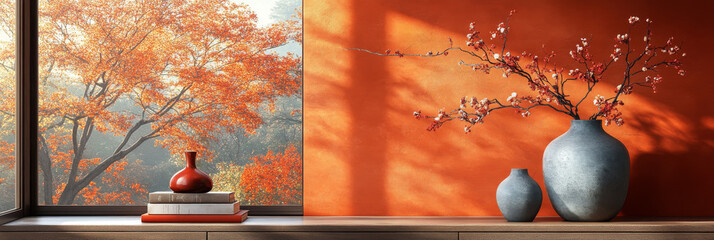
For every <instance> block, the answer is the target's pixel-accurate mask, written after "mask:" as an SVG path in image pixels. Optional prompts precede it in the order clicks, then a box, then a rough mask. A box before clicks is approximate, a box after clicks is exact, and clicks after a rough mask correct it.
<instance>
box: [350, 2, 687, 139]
mask: <svg viewBox="0 0 714 240" xmlns="http://www.w3.org/2000/svg"><path fill="white" fill-rule="evenodd" d="M514 12H515V11H511V13H510V14H509V16H508V18H507V19H506V21H505V22H502V23H500V24H499V25H498V26H497V28H496V30H495V31H491V32H489V34H487V35H486V37H485V38H484V37H482V36H481V34H482V33H481V32H480V31H478V30H477V29H476V23H474V22H472V23H471V24H470V26H469V32H468V34H467V35H466V45H467V47H465V48H462V47H454V46H453V41H451V38H449V41H450V43H451V45H450V47H448V48H446V49H445V50H443V51H440V52H436V53H434V52H431V51H430V52H428V53H427V54H407V53H403V52H400V51H399V50H396V51H394V52H392V51H391V50H387V51H386V52H385V53H383V54H382V53H375V52H371V51H368V50H364V49H353V50H359V51H364V52H369V53H372V54H377V55H381V56H397V57H404V56H420V57H436V56H441V55H443V56H447V55H448V54H449V52H451V51H457V52H462V53H465V54H467V55H468V56H470V57H473V58H474V59H475V63H467V62H464V61H461V62H460V64H462V65H466V66H471V67H472V69H473V70H474V71H477V72H482V73H486V74H489V73H490V72H491V70H498V71H501V72H502V73H503V77H504V78H509V77H510V76H517V77H518V78H519V79H521V80H525V82H526V84H528V86H529V87H530V89H531V90H532V91H533V92H534V95H519V94H517V93H515V92H513V93H511V95H510V96H508V97H507V98H506V100H505V101H502V100H499V99H497V98H483V99H480V100H479V98H477V97H475V96H474V97H471V98H467V97H462V98H461V101H460V107H459V108H457V109H455V110H453V111H450V112H446V111H444V110H443V109H442V110H440V111H439V112H438V113H437V114H436V115H434V116H428V115H423V114H422V113H421V111H419V110H418V111H416V112H414V116H415V117H416V118H417V119H422V118H426V119H432V123H431V125H430V126H429V127H428V128H427V130H430V131H432V130H436V129H438V128H439V127H440V126H442V125H443V124H444V123H446V122H448V121H451V120H461V121H464V122H466V123H467V125H466V126H465V128H464V131H465V132H466V133H468V132H470V131H471V127H472V126H474V125H475V124H476V123H483V121H484V118H485V117H487V116H488V115H489V114H490V113H491V112H492V111H495V110H499V109H509V108H510V109H515V110H516V112H517V113H519V114H521V115H522V116H523V117H528V116H530V114H531V111H530V110H531V109H532V108H536V107H547V108H549V109H551V110H554V111H556V112H560V113H563V114H566V115H568V116H570V117H572V118H573V119H576V120H577V119H581V111H580V110H581V109H580V104H581V103H583V102H585V99H586V98H588V96H590V94H591V92H592V91H593V89H594V87H595V85H597V84H598V83H600V82H601V81H603V80H605V78H606V75H605V73H606V71H607V70H608V69H610V67H611V65H614V64H615V63H616V62H618V60H620V59H622V61H620V63H623V64H624V72H623V74H622V75H620V76H622V79H621V80H619V83H620V84H619V85H617V87H616V89H613V92H614V95H613V96H612V97H604V96H601V95H597V96H596V97H595V99H594V101H593V104H594V106H595V107H596V112H595V113H594V114H593V115H591V116H590V117H589V119H592V120H595V119H603V120H604V121H605V124H606V125H609V124H610V123H612V122H614V123H616V124H617V125H622V124H624V120H623V118H622V114H621V113H620V112H619V110H618V107H620V106H622V105H624V102H623V101H622V100H621V99H620V97H621V96H622V95H629V94H631V93H632V92H633V89H634V88H635V87H644V88H649V89H651V90H653V91H655V92H656V87H657V84H658V83H660V82H661V81H662V77H661V76H660V75H659V70H660V69H661V68H662V67H673V68H674V69H675V70H677V73H678V74H680V75H682V76H684V73H685V71H684V70H683V69H682V68H681V63H680V61H679V59H678V58H679V57H684V56H686V54H685V53H682V52H681V51H680V48H679V46H678V45H677V44H676V43H675V42H674V39H673V38H671V37H670V38H669V39H668V40H667V41H666V42H665V43H662V44H660V45H655V43H654V41H653V39H652V31H651V25H652V21H651V20H650V19H646V20H645V23H646V28H645V29H644V31H643V32H644V36H643V37H642V38H641V39H642V43H643V45H642V46H641V51H637V50H636V49H635V45H637V44H635V43H634V42H635V40H634V38H631V37H630V36H632V35H633V34H634V33H633V30H634V29H635V28H636V26H637V24H638V23H639V22H640V19H639V18H638V17H634V16H633V17H630V18H629V19H628V22H629V24H630V27H629V30H628V31H627V33H625V34H618V35H617V36H616V37H615V38H614V48H613V51H612V53H611V54H610V56H609V57H608V58H607V59H605V60H603V61H602V62H598V61H595V60H594V58H593V55H592V54H591V52H590V44H589V42H588V39H587V38H581V39H580V43H578V44H576V45H575V47H576V49H575V50H573V51H570V57H571V59H572V60H573V61H574V62H575V64H576V65H580V67H578V68H574V69H570V70H567V71H566V69H565V68H564V67H560V66H558V65H557V64H555V62H554V61H553V60H554V57H555V55H556V54H555V52H551V53H549V54H547V55H545V56H538V55H536V54H533V53H529V52H523V53H522V54H520V56H519V55H518V54H514V53H511V52H510V51H507V50H506V44H507V43H508V40H509V39H508V34H509V32H510V30H511V28H510V26H509V20H510V18H511V16H512V15H513V13H514ZM489 42H493V43H489ZM497 44H498V46H497ZM526 59H527V60H528V61H527V62H526ZM524 62H525V64H524ZM580 68H582V69H580ZM569 81H581V82H584V83H586V84H587V91H586V92H585V94H584V95H583V96H581V97H575V96H573V94H572V93H570V92H567V93H566V86H567V85H566V83H567V82H569Z"/></svg>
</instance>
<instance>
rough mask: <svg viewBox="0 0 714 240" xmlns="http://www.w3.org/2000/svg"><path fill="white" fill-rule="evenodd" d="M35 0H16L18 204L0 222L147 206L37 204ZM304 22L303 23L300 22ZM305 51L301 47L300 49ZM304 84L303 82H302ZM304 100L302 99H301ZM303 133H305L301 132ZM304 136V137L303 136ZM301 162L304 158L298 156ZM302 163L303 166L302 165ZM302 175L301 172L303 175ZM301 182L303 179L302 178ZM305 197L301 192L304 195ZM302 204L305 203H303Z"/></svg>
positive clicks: (297, 209)
mask: <svg viewBox="0 0 714 240" xmlns="http://www.w3.org/2000/svg"><path fill="white" fill-rule="evenodd" d="M37 11H38V0H16V12H17V15H16V19H17V20H16V22H17V25H16V26H17V27H16V28H17V30H16V32H17V34H16V37H15V38H16V42H17V45H16V46H17V47H16V53H17V54H16V62H17V69H19V71H17V72H16V82H17V83H16V85H17V89H16V94H17V98H16V99H17V104H16V106H17V107H16V111H17V118H16V122H17V125H16V128H17V135H16V138H17V145H16V159H17V161H18V164H17V168H16V170H17V174H18V175H17V185H16V186H17V188H16V189H17V195H16V197H17V200H16V201H17V203H18V208H16V209H14V210H10V211H7V212H3V213H0V224H4V223H6V222H9V221H13V220H15V219H18V218H21V217H24V216H31V215H32V216H37V215H39V216H42V215H48V216H51V215H82V216H101V215H135V216H138V215H140V214H143V213H146V211H147V210H146V206H40V205H38V190H39V189H38V188H39V186H38V175H39V173H38V166H37V150H38V149H37V137H38V136H37V121H38V116H37V109H38V87H39V86H38V70H39V69H38V14H37V13H38V12H37ZM303 24H304V22H303ZM303 51H304V49H303ZM303 86H304V82H303ZM303 102H304V99H303ZM303 135H304V133H303ZM303 139H304V137H303ZM301 161H303V163H304V159H301ZM303 166H304V165H303ZM303 176H304V175H303ZM303 182H304V180H303ZM303 193H304V190H303ZM303 199H304V195H303ZM303 204H304V203H303ZM241 209H245V210H250V214H251V215H266V216H267V215H282V216H301V215H303V205H288V206H241Z"/></svg>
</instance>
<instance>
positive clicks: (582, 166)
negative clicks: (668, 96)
mask: <svg viewBox="0 0 714 240" xmlns="http://www.w3.org/2000/svg"><path fill="white" fill-rule="evenodd" d="M543 178H544V180H545V189H546V191H547V192H548V197H549V198H550V202H551V204H553V208H554V209H555V212H557V213H558V215H560V217H562V218H563V219H565V220H566V221H581V222H594V221H609V220H610V219H612V218H614V217H615V216H617V213H618V212H620V209H621V208H622V205H623V204H624V203H625V197H626V196H627V186H628V184H629V179H630V155H629V154H628V152H627V148H625V145H623V144H622V142H620V141H619V140H617V139H615V138H614V137H612V136H610V135H609V134H607V132H605V130H604V129H603V128H602V121H601V120H572V121H571V122H570V129H569V130H568V131H567V132H565V134H563V135H561V136H560V137H558V138H556V139H555V140H553V141H552V142H550V144H548V147H546V148H545V152H544V153H543Z"/></svg>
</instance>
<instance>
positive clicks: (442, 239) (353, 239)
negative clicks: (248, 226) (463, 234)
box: [208, 232, 459, 240]
mask: <svg viewBox="0 0 714 240" xmlns="http://www.w3.org/2000/svg"><path fill="white" fill-rule="evenodd" d="M229 239H230V240H233V239H235V240H272V239H281V240H363V239H370V240H402V239H407V240H411V239H413V240H457V239H459V235H458V233H456V232H438V233H437V232H209V233H208V240H229Z"/></svg>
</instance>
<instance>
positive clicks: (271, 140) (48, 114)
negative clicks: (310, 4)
mask: <svg viewBox="0 0 714 240" xmlns="http://www.w3.org/2000/svg"><path fill="white" fill-rule="evenodd" d="M301 4H302V3H301V1H300V0H271V1H266V0H254V1H241V0H188V1H173V0H102V1H96V0H40V1H39V12H38V17H39V26H38V28H39V49H38V50H39V107H38V118H39V122H38V131H39V132H38V135H39V139H38V173H37V174H38V184H39V186H38V191H39V192H38V193H37V194H38V203H39V205H82V206H83V205H112V206H125V205H143V204H145V203H146V202H147V198H148V193H149V192H153V191H167V190H169V189H168V183H169V179H170V178H171V176H172V175H173V174H174V173H175V172H177V171H179V170H180V169H182V168H183V167H184V166H185V159H184V157H183V152H184V151H185V150H189V149H190V150H196V151H198V160H197V162H198V168H199V169H201V170H203V171H204V172H206V173H208V174H209V175H211V176H212V178H213V181H214V191H234V192H236V193H237V197H238V199H240V201H241V204H242V205H302V22H301V21H302V20H301V18H302V14H301V11H302V10H301V7H302V6H301ZM3 74H6V73H3ZM7 74H9V73H7ZM3 77H4V75H3ZM3 79H5V78H3ZM3 124H4V122H3ZM3 127H5V125H3ZM4 129H5V128H3V130H4Z"/></svg>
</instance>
